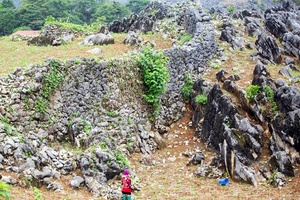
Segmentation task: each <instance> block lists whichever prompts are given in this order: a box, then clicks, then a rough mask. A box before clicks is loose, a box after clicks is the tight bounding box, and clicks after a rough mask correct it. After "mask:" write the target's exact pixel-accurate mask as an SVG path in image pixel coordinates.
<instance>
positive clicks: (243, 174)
mask: <svg viewBox="0 0 300 200" xmlns="http://www.w3.org/2000/svg"><path fill="white" fill-rule="evenodd" d="M205 107H206V110H205V113H204V116H203V122H202V124H200V123H198V122H197V121H193V123H194V125H195V126H196V130H197V132H198V134H199V137H200V138H201V139H202V140H203V141H205V142H206V143H207V144H208V145H209V146H211V147H212V148H214V149H216V150H217V151H219V152H220V153H221V155H222V159H223V162H224V163H225V170H227V171H228V172H229V173H231V175H232V176H234V177H235V178H236V179H242V180H244V181H246V182H250V183H252V184H253V185H257V181H256V178H255V171H254V170H253V169H251V168H250V167H249V166H250V164H251V163H253V162H254V161H255V160H257V159H258V158H259V156H260V148H261V145H262V138H261V131H262V129H261V127H259V126H257V125H254V124H252V123H251V122H250V121H249V120H248V119H246V118H243V117H242V116H241V115H239V114H238V112H237V108H236V107H235V106H234V105H233V103H232V102H231V100H230V99H229V97H227V96H226V95H223V93H222V91H221V90H220V86H219V85H218V84H215V85H214V86H213V87H212V89H211V90H210V91H209V93H208V99H207V104H206V106H205ZM195 114H197V113H195ZM193 119H197V117H195V116H194V117H193Z"/></svg>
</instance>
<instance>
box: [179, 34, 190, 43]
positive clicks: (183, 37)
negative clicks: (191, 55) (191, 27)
mask: <svg viewBox="0 0 300 200" xmlns="http://www.w3.org/2000/svg"><path fill="white" fill-rule="evenodd" d="M192 38H193V36H191V35H189V34H185V35H183V36H182V37H181V38H180V40H179V41H178V45H179V46H182V45H183V44H184V43H186V42H188V41H190V40H191V39H192Z"/></svg>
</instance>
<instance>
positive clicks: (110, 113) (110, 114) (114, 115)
mask: <svg viewBox="0 0 300 200" xmlns="http://www.w3.org/2000/svg"><path fill="white" fill-rule="evenodd" d="M106 114H107V116H109V117H117V116H118V114H117V113H115V112H107V113H106Z"/></svg>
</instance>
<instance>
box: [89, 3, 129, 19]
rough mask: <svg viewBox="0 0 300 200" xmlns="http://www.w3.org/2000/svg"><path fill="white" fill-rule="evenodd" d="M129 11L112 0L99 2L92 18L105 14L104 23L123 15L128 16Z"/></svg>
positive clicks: (120, 17)
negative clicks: (111, 0)
mask: <svg viewBox="0 0 300 200" xmlns="http://www.w3.org/2000/svg"><path fill="white" fill-rule="evenodd" d="M130 13H131V11H130V10H129V9H128V8H127V7H125V6H123V5H122V4H121V3H119V2H116V1H113V2H112V3H103V4H100V5H99V6H98V7H97V9H96V12H95V13H94V14H93V18H94V19H97V18H99V17H102V16H105V18H106V23H110V22H112V21H113V20H117V19H119V20H121V19H122V18H123V17H125V16H128V15H129V14H130Z"/></svg>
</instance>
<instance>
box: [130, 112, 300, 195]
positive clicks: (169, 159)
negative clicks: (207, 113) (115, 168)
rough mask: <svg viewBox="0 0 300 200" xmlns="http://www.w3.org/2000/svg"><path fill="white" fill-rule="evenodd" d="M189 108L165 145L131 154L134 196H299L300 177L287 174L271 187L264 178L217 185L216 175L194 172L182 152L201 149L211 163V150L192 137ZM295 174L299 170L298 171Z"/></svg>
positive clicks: (206, 159)
mask: <svg viewBox="0 0 300 200" xmlns="http://www.w3.org/2000/svg"><path fill="white" fill-rule="evenodd" d="M191 113H192V112H191V109H189V111H188V112H187V113H186V115H185V116H184V117H183V118H182V119H181V120H179V121H178V122H177V123H175V124H174V125H173V126H172V128H171V130H170V131H169V132H168V135H169V136H168V139H165V141H166V143H167V146H168V147H167V148H166V149H163V150H159V151H157V152H155V153H153V154H152V155H151V156H148V157H146V156H145V155H140V154H136V155H134V156H133V157H132V158H131V166H132V168H133V169H135V171H136V173H137V175H138V177H139V178H140V180H137V181H138V183H139V184H140V185H141V186H142V189H141V191H136V192H134V195H135V198H136V199H143V200H146V199H149V200H150V199H151V200H155V199H157V200H158V199H160V200H165V199H174V200H175V199H177V200H178V199H181V200H187V199H190V200H193V199H220V200H223V199H224V200H225V199H226V200H228V199H268V200H269V199H272V200H275V199H295V200H296V199H300V191H299V189H298V187H299V186H300V177H299V175H297V176H296V177H295V178H289V179H288V180H289V182H288V184H287V186H286V187H284V188H282V189H278V188H274V187H273V186H271V185H268V184H267V183H266V182H261V183H259V186H257V187H254V186H252V185H249V184H246V183H242V182H238V181H233V180H231V179H230V184H229V186H219V185H218V184H217V182H218V180H217V179H208V178H203V177H195V176H193V173H194V171H195V170H196V168H197V167H196V166H189V167H188V166H186V164H187V163H188V161H189V158H187V157H185V156H183V153H184V152H186V151H189V152H190V151H195V149H200V150H201V151H202V152H203V153H204V155H205V156H206V158H205V161H204V162H205V163H210V161H211V158H212V157H213V155H214V153H212V152H209V151H207V150H206V149H205V146H204V144H203V143H202V142H201V141H199V140H198V139H197V138H196V137H195V132H194V129H193V127H190V126H189V123H191ZM140 160H146V161H148V162H150V163H151V162H153V163H155V165H151V166H147V165H142V164H141V163H140ZM297 174H298V173H297Z"/></svg>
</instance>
